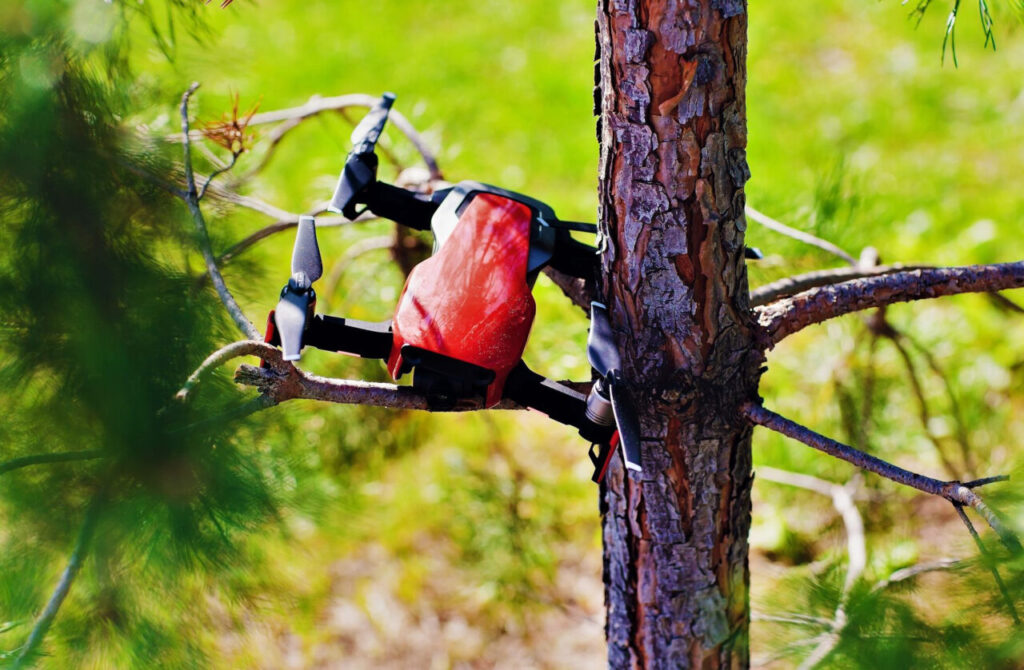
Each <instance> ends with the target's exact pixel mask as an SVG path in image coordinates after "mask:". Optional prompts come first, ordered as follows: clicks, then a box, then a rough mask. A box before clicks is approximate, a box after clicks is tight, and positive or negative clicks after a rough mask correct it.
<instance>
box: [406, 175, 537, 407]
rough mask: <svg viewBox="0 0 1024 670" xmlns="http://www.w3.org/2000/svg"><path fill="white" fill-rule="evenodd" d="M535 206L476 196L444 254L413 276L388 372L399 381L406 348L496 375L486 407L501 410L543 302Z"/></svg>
mask: <svg viewBox="0 0 1024 670" xmlns="http://www.w3.org/2000/svg"><path fill="white" fill-rule="evenodd" d="M533 220H534V215H533V212H532V211H531V210H530V208H529V207H528V206H526V205H525V204H523V203H521V202H516V201H515V200H512V199H510V198H507V197H503V196H501V195H497V194H494V193H477V194H475V197H472V199H471V200H470V202H469V204H468V205H467V206H466V208H465V209H464V210H463V211H462V213H461V215H460V216H459V218H458V223H457V224H456V225H455V228H454V230H452V231H451V234H450V236H449V237H448V239H447V240H444V241H443V243H442V244H440V246H439V248H438V250H437V252H436V253H435V254H434V255H433V256H431V257H430V258H428V259H427V260H425V261H423V262H422V263H420V264H419V265H417V266H416V267H415V268H414V269H413V271H412V272H411V273H410V274H409V278H408V280H407V281H406V283H405V289H404V290H403V291H402V296H401V298H400V299H399V301H398V307H397V309H396V310H395V316H394V319H393V320H392V324H391V327H392V331H393V334H394V344H393V346H392V348H391V356H390V357H389V358H388V371H389V372H390V373H391V376H392V377H394V378H395V379H398V378H399V377H400V376H401V375H402V373H403V372H404V368H405V365H406V361H405V360H404V359H403V355H402V352H403V350H405V347H406V346H412V347H415V348H416V349H419V350H424V351H428V352H433V353H435V354H438V355H440V356H446V357H449V358H451V359H454V360H457V361H462V362H465V363H470V364H472V365H476V366H479V367H481V368H483V369H485V370H489V371H491V372H493V373H494V380H493V381H492V382H491V383H489V384H488V385H487V390H486V393H485V400H484V404H485V405H486V406H487V407H491V406H493V405H496V404H497V403H498V402H499V401H500V400H501V397H502V392H503V390H504V387H505V380H506V379H507V378H508V375H509V373H510V372H511V371H512V369H513V368H514V367H515V366H516V365H517V364H518V363H519V361H520V360H521V359H522V357H523V350H524V349H525V348H526V340H527V337H528V336H529V334H530V327H531V326H532V325H533V318H534V314H535V313H536V304H535V303H534V300H533V294H532V292H531V290H530V284H529V282H528V279H527V261H528V258H529V255H530V229H531V224H532V222H533Z"/></svg>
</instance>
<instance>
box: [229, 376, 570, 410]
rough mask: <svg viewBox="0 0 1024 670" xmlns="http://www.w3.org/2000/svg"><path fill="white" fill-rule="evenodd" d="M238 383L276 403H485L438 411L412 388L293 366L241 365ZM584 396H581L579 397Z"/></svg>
mask: <svg viewBox="0 0 1024 670" xmlns="http://www.w3.org/2000/svg"><path fill="white" fill-rule="evenodd" d="M235 381H236V382H237V383H239V384H243V385H246V386H255V387H256V388H258V389H259V390H260V392H261V393H263V394H264V395H266V396H268V397H270V398H273V399H274V401H275V403H282V402H285V401H287V400H293V399H306V400H322V401H324V402H334V403H340V404H343V405H370V406H373V407H387V408H389V409H421V410H429V411H434V412H436V411H444V412H468V411H473V410H481V409H484V406H483V402H482V400H478V399H467V400H461V401H459V402H458V403H456V405H455V406H454V407H450V408H443V409H439V408H437V407H434V406H432V405H431V403H430V402H429V401H428V400H427V397H426V396H424V395H423V394H421V393H419V392H418V391H415V390H413V388H412V387H411V386H398V385H396V384H383V383H378V382H364V381H357V380H349V379H331V378H329V377H320V376H318V375H313V374H310V373H308V372H305V371H304V370H300V369H298V368H296V367H294V366H290V367H289V369H288V370H287V371H286V372H280V371H277V370H273V369H267V368H258V367H255V366H251V365H242V366H240V367H239V368H238V370H237V371H236V372H235ZM560 383H561V382H560ZM563 385H566V386H569V387H570V388H573V389H574V390H575V389H580V388H586V386H588V383H587V382H569V383H563ZM580 395H581V396H582V393H581V394H580ZM490 409H509V410H523V409H526V408H525V407H523V406H522V405H518V404H516V403H514V402H512V401H511V400H502V401H501V402H500V403H498V404H497V405H495V406H493V407H491V408H490Z"/></svg>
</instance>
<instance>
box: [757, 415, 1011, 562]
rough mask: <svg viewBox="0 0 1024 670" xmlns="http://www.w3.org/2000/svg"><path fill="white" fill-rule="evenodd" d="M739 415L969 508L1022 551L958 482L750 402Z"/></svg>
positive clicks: (1004, 542)
mask: <svg viewBox="0 0 1024 670" xmlns="http://www.w3.org/2000/svg"><path fill="white" fill-rule="evenodd" d="M740 414H741V415H742V416H743V417H745V418H746V419H747V420H748V421H750V422H751V423H753V424H756V425H758V426H764V427H765V428H768V429H770V430H774V431H775V432H777V433H782V434H783V435H786V436H787V437H791V438H793V439H794V440H796V441H798V442H802V443H804V444H806V445H807V446H809V447H812V448H814V449H817V450H818V451H821V452H824V453H826V454H828V455H830V456H834V457H835V458H838V459H841V460H844V461H846V462H847V463H851V464H853V465H855V466H857V467H858V468H861V469H863V470H868V471H869V472H874V473H875V474H877V475H881V476H883V477H885V478H886V479H891V480H892V481H894V482H896V483H898V484H903V485H905V486H909V487H911V488H915V489H917V490H918V491H923V492H925V493H930V494H932V495H936V496H939V497H941V498H945V499H946V500H948V501H950V502H952V503H958V504H960V505H965V506H967V507H972V508H974V509H975V510H976V511H977V512H978V513H979V514H981V515H982V516H983V517H984V518H985V520H986V521H987V522H988V524H989V526H991V527H992V529H993V530H994V531H996V533H997V534H998V535H999V537H1000V539H1001V540H1002V542H1003V544H1004V545H1006V547H1007V549H1009V550H1010V551H1011V552H1012V553H1014V554H1016V553H1020V551H1021V545H1020V540H1018V539H1017V537H1016V535H1014V534H1013V532H1012V531H1010V529H1009V528H1007V527H1006V526H1005V525H1004V524H1003V522H1002V521H1001V520H1000V519H999V518H998V517H997V516H996V515H995V514H994V513H993V512H992V510H991V509H989V508H988V506H987V505H986V504H985V502H984V501H983V500H982V499H981V497H980V496H978V494H977V493H975V492H974V491H972V490H971V489H969V488H967V487H966V486H964V485H963V484H961V483H960V482H956V481H949V482H946V481H941V480H938V479H932V478H931V477H926V476H924V475H920V474H917V473H916V472H911V471H909V470H904V469H903V468H900V467H898V466H896V465H893V464H892V463H889V462H887V461H883V460H882V459H880V458H877V457H875V456H872V455H870V454H866V453H864V452H862V451H858V450H857V449H854V448H853V447H850V446H847V445H845V444H842V443H841V442H836V441H835V440H833V439H831V438H828V437H825V436H824V435H821V434H819V433H816V432H814V431H813V430H811V429H809V428H807V427H805V426H801V425H800V424H798V423H796V422H794V421H791V420H789V419H787V418H785V417H783V416H780V415H778V414H776V413H775V412H772V411H771V410H767V409H765V408H764V407H762V406H761V405H757V404H754V403H752V402H747V403H744V404H743V405H742V406H740Z"/></svg>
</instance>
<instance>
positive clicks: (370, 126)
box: [327, 93, 395, 219]
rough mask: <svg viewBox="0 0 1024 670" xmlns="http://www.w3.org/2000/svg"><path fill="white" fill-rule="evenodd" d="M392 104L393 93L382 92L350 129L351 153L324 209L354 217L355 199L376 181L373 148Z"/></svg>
mask: <svg viewBox="0 0 1024 670" xmlns="http://www.w3.org/2000/svg"><path fill="white" fill-rule="evenodd" d="M394 103H395V94H394V93H385V94H384V95H382V96H381V97H380V101H379V102H378V103H377V104H376V105H374V107H373V109H371V110H370V112H369V113H368V114H367V115H366V116H364V117H363V120H362V121H360V122H359V124H358V125H357V126H356V127H355V128H354V129H353V130H352V151H350V152H349V154H348V158H346V159H345V167H343V168H342V169H341V175H340V176H339V177H338V185H337V186H335V187H334V195H333V196H331V202H330V204H329V205H327V209H328V210H330V211H332V212H339V213H341V214H344V215H345V216H346V217H348V218H349V219H355V218H356V216H357V212H356V208H355V201H356V196H358V195H359V194H360V193H362V192H363V189H365V188H366V187H367V186H369V185H370V184H372V183H373V182H374V180H376V179H377V155H376V154H374V153H373V149H374V147H376V146H377V140H379V139H380V134H381V133H382V132H383V131H384V124H386V123H387V122H388V114H389V113H390V112H391V105H393V104H394Z"/></svg>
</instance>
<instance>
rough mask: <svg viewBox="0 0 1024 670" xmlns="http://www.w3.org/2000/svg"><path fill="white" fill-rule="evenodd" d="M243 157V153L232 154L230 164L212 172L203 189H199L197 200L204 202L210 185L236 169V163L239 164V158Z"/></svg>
mask: <svg viewBox="0 0 1024 670" xmlns="http://www.w3.org/2000/svg"><path fill="white" fill-rule="evenodd" d="M241 155H242V154H241V152H239V153H232V154H231V161H230V162H229V163H227V164H226V165H223V166H221V167H219V168H217V169H216V170H214V171H213V172H211V173H210V176H209V177H207V178H206V182H205V183H204V184H203V187H202V188H201V189H199V195H198V196H196V199H197V200H202V199H203V196H204V195H206V189H208V188H210V184H211V183H212V182H213V180H214V179H216V178H217V177H219V176H220V175H222V174H224V173H225V172H227V171H228V170H230V169H231V168H233V167H235V163H237V162H238V157H239V156H241Z"/></svg>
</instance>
